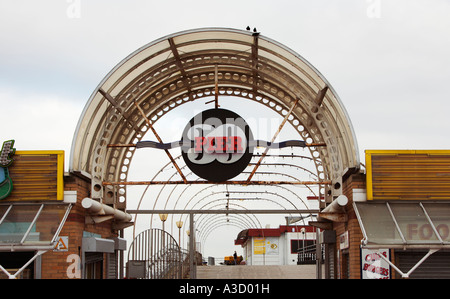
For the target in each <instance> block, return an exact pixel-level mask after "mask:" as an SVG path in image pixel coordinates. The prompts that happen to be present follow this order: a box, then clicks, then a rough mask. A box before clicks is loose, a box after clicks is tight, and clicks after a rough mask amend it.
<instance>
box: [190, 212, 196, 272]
mask: <svg viewBox="0 0 450 299" xmlns="http://www.w3.org/2000/svg"><path fill="white" fill-rule="evenodd" d="M189 231H190V233H189V277H190V279H196V278H197V268H196V265H195V252H194V251H195V238H194V234H195V228H194V214H193V213H190V214H189Z"/></svg>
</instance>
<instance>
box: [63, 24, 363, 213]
mask: <svg viewBox="0 0 450 299" xmlns="http://www.w3.org/2000/svg"><path fill="white" fill-rule="evenodd" d="M212 96H215V97H216V99H217V97H218V96H221V97H224V96H233V97H237V98H240V99H242V100H251V101H255V102H258V103H260V104H262V105H264V106H266V107H267V108H270V109H272V110H274V111H275V112H277V113H278V114H280V115H281V116H282V117H286V118H287V121H288V122H289V123H291V125H292V126H293V127H294V128H295V129H296V130H297V131H298V133H299V135H300V136H301V138H303V139H304V140H305V141H306V142H308V143H319V144H320V143H322V144H323V143H324V144H326V147H309V150H310V151H311V154H312V155H311V156H312V157H313V159H314V163H315V165H316V169H317V174H318V178H319V179H320V180H327V181H330V182H332V185H333V186H334V188H330V189H331V192H328V191H330V190H329V189H327V188H329V187H327V186H322V187H321V188H325V190H322V192H321V193H322V194H327V196H329V198H332V197H331V196H336V195H339V194H341V192H342V190H341V188H342V181H341V180H342V175H343V174H344V172H345V171H346V169H349V168H359V164H360V162H359V154H358V148H357V142H356V137H355V134H354V131H353V127H352V124H351V122H350V119H349V117H348V115H347V112H346V110H345V108H344V106H343V105H342V103H341V101H340V99H339V97H338V95H337V94H336V92H335V91H334V89H333V88H332V86H331V85H330V84H329V82H328V81H327V80H326V79H325V78H324V77H323V76H322V75H321V74H320V73H319V72H318V71H317V70H316V69H315V68H314V67H313V66H312V65H311V64H310V63H309V62H307V61H306V60H305V59H304V58H303V57H301V56H300V55H298V54H297V53H295V52H294V51H292V50H291V49H289V48H287V47H286V46H284V45H282V44H280V43H278V42H276V41H274V40H271V39H269V38H267V37H264V36H262V35H260V34H259V33H253V32H250V31H244V30H236V29H225V28H206V29H194V30H188V31H183V32H179V33H175V34H172V35H168V36H165V37H163V38H161V39H158V40H156V41H154V42H151V43H149V44H147V45H145V46H143V47H142V48H140V49H138V50H136V51H135V52H134V53H132V54H130V55H129V56H128V57H126V58H125V59H124V60H123V61H122V62H120V63H119V64H118V65H117V66H116V67H115V68H113V69H112V70H111V72H110V73H109V74H108V75H107V76H106V77H105V78H104V79H103V80H102V81H101V82H100V84H99V85H98V86H97V87H96V88H95V90H94V92H93V93H92V95H91V97H90V99H89V101H88V103H87V104H86V106H85V108H84V110H83V113H82V115H81V117H80V120H79V123H78V125H77V128H76V132H75V135H74V138H73V143H72V150H71V156H70V166H69V167H70V171H72V172H82V173H88V174H89V175H90V176H91V178H92V190H91V193H92V194H91V195H92V198H94V199H99V200H102V202H103V203H107V204H115V206H116V207H117V208H121V209H125V208H126V186H125V185H108V186H104V182H114V181H116V182H117V181H122V182H126V181H127V176H128V170H129V165H130V162H131V160H132V158H133V155H134V152H135V148H134V147H115V148H108V145H109V144H132V143H134V144H136V143H137V142H139V141H141V140H142V138H143V137H144V135H145V133H146V132H147V131H148V130H152V126H151V125H152V124H154V123H155V122H157V121H158V120H159V119H160V118H161V117H163V116H164V115H165V113H167V112H169V111H171V110H172V109H175V108H177V107H178V106H180V105H182V104H184V103H187V102H190V101H195V100H197V99H200V98H205V97H212ZM290 111H292V113H291V114H289V112H290ZM325 191H326V192H325Z"/></svg>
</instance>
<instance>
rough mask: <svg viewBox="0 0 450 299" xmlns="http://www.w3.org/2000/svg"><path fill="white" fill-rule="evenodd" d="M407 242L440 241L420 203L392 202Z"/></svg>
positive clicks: (392, 207)
mask: <svg viewBox="0 0 450 299" xmlns="http://www.w3.org/2000/svg"><path fill="white" fill-rule="evenodd" d="M390 206H391V209H392V212H393V213H394V216H395V220H396V221H397V223H398V225H399V227H400V230H401V231H402V234H403V236H404V237H405V239H406V242H407V243H414V244H419V243H428V244H429V243H439V239H438V238H437V236H436V234H435V233H434V231H433V228H432V227H431V224H430V223H429V222H428V220H427V217H426V216H425V213H424V212H423V209H422V208H421V207H420V205H419V203H392V202H391V203H390Z"/></svg>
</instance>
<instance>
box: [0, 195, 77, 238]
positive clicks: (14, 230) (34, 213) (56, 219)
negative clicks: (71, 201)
mask: <svg viewBox="0 0 450 299" xmlns="http://www.w3.org/2000/svg"><path fill="white" fill-rule="evenodd" d="M10 206H11V210H10V211H9V213H8V214H7V215H6V217H5V219H4V221H3V222H2V223H1V224H0V247H2V245H7V246H8V247H10V246H11V245H17V246H24V245H25V246H29V245H30V246H33V245H48V246H51V245H52V241H53V239H54V237H55V234H56V233H57V232H58V231H59V227H60V226H62V225H64V221H63V220H64V215H65V213H66V211H67V209H68V207H69V206H70V205H68V204H46V203H44V204H43V207H42V210H41V206H42V204H11V205H9V204H8V205H0V211H4V210H5V209H8V208H9V207H10Z"/></svg>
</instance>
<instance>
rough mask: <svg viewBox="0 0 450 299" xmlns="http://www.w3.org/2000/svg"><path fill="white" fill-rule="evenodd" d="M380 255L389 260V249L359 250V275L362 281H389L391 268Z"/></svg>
mask: <svg viewBox="0 0 450 299" xmlns="http://www.w3.org/2000/svg"><path fill="white" fill-rule="evenodd" d="M380 254H381V255H383V256H384V257H385V258H387V259H388V260H390V254H389V249H378V250H376V251H375V250H369V249H366V248H361V275H362V278H363V279H389V278H390V277H391V270H390V269H391V268H390V266H389V264H388V262H386V261H385V260H384V259H382V258H381V257H380Z"/></svg>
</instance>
